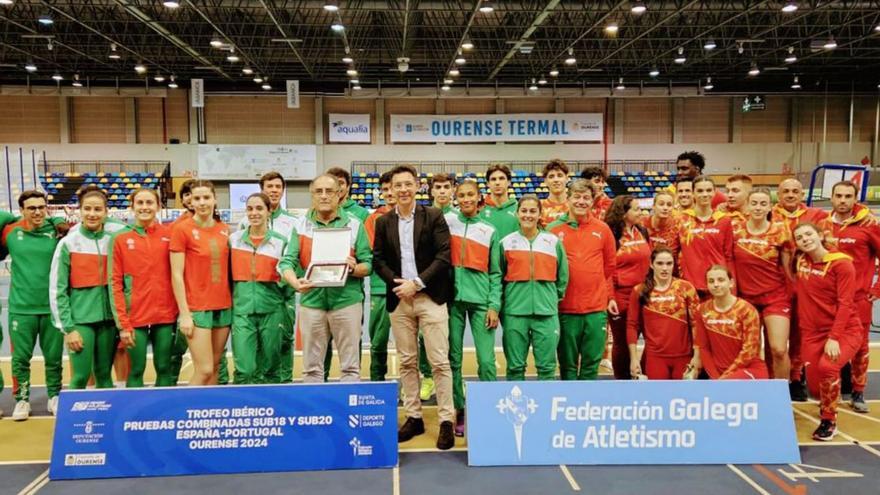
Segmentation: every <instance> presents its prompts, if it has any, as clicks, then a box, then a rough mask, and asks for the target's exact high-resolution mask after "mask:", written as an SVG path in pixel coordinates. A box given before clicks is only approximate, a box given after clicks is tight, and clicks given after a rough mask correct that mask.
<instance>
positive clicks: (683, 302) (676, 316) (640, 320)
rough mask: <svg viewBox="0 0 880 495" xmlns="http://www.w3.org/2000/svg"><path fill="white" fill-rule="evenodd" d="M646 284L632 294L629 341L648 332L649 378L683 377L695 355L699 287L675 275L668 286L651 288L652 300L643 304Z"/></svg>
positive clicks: (646, 352) (628, 327) (636, 340)
mask: <svg viewBox="0 0 880 495" xmlns="http://www.w3.org/2000/svg"><path fill="white" fill-rule="evenodd" d="M643 286H644V285H643V284H639V285H637V286H635V287H634V288H633V291H632V294H631V295H630V299H629V311H627V318H626V320H627V321H626V342H627V344H635V343H637V342H638V339H639V333H642V334H643V335H644V336H645V351H644V361H645V369H644V372H645V374H646V375H648V378H649V379H651V380H681V378H682V375H684V371H685V369H686V368H687V365H688V363H689V362H690V360H691V357H692V356H693V338H692V336H691V330H690V327H691V322H692V321H693V319H694V318H695V316H696V315H697V313H698V312H699V303H700V300H699V298H698V297H697V290H696V289H694V286H693V285H692V284H691V283H690V282H688V281H686V280H681V279H678V278H674V279H672V283H671V284H670V285H669V287H668V288H666V290H658V289H656V288H655V289H654V290H653V291H651V295H650V296H649V299H648V303H647V304H644V305H642V304H641V303H640V301H639V297H640V295H641V293H642V288H643ZM615 369H616V368H615Z"/></svg>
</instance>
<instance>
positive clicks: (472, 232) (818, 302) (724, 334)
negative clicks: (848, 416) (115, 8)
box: [0, 152, 880, 448]
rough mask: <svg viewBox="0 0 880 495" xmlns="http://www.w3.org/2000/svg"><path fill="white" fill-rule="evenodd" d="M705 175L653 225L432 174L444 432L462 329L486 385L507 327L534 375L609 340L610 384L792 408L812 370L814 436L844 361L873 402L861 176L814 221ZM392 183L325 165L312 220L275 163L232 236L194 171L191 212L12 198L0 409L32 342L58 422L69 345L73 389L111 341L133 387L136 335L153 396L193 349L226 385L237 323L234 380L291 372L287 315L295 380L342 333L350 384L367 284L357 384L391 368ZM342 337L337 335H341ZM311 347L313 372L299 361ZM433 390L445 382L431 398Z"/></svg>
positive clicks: (567, 185) (582, 374) (512, 350)
mask: <svg viewBox="0 0 880 495" xmlns="http://www.w3.org/2000/svg"><path fill="white" fill-rule="evenodd" d="M704 166H705V160H704V158H703V156H702V155H701V154H699V153H697V152H686V153H683V154H682V155H680V156H679V157H678V161H677V170H678V174H677V178H676V184H675V186H674V187H672V188H670V189H669V190H664V191H661V192H658V193H657V194H656V195H655V196H654V198H653V208H652V211H651V213H650V214H649V215H645V214H644V213H643V210H642V207H641V205H640V204H639V202H638V200H637V199H636V198H634V197H633V196H630V195H620V196H616V197H615V198H614V199H613V200H612V199H611V198H609V197H608V196H606V195H605V193H604V188H605V182H606V179H607V176H606V174H605V171H604V170H602V169H601V168H588V169H586V170H583V171H582V172H581V174H580V176H579V177H576V178H571V177H570V173H569V172H570V171H569V169H568V167H567V166H566V164H565V163H564V162H562V161H560V160H553V161H551V162H549V163H548V164H547V165H546V166H545V167H544V170H543V174H542V175H543V179H544V182H545V185H546V187H547V188H548V190H549V196H548V197H547V198H546V199H543V200H541V199H538V198H537V197H536V196H534V195H525V196H522V197H520V198H519V199H518V200H517V199H515V198H513V197H511V196H510V195H509V190H510V184H511V171H510V169H509V168H508V167H506V166H505V165H492V166H490V167H489V168H488V170H487V171H486V182H487V188H488V194H483V193H482V191H481V189H480V185H479V184H478V183H477V182H476V181H474V180H470V179H464V180H460V181H457V182H456V180H455V179H454V177H452V176H451V175H448V174H434V175H433V176H432V177H431V178H430V181H429V188H430V191H431V196H432V199H433V202H434V204H433V206H434V207H435V208H438V209H440V210H442V213H443V215H444V218H445V223H446V227H447V228H448V230H449V233H448V234H449V240H450V242H449V258H448V259H449V265H450V266H448V269H449V270H450V272H451V274H452V280H453V286H454V296H453V297H452V299H451V303H450V304H448V306H447V308H446V310H447V311H448V314H449V319H448V321H449V325H448V330H449V331H448V336H449V337H448V358H449V367H450V368H451V374H452V391H451V394H452V399H453V400H452V401H453V404H454V408H455V410H456V415H455V434H456V435H457V436H461V435H463V434H464V425H465V422H464V403H465V390H464V386H463V380H462V371H461V370H462V360H463V341H464V332H465V328H466V325H467V324H469V326H470V329H471V332H472V334H473V341H474V346H475V351H476V361H477V370H478V375H479V379H480V380H483V381H491V380H495V379H496V365H495V350H494V348H495V340H496V339H495V332H496V331H501V332H502V343H503V349H504V356H505V360H506V377H507V379H508V380H523V379H525V372H526V363H527V358H528V352H529V348H530V347H531V348H532V350H533V357H534V362H535V366H536V368H537V374H538V379H539V380H552V379H554V378H555V377H556V369H557V366H558V368H559V371H560V376H561V378H562V379H563V380H592V379H595V378H596V377H597V375H598V371H599V367H600V363H601V362H602V361H603V357H604V356H605V354H606V349H607V348H608V347H609V340H610V357H611V367H612V369H613V373H614V376H615V378H617V379H682V378H685V379H688V378H691V379H692V378H699V377H704V378H711V379H761V378H768V377H772V378H781V379H786V380H789V383H790V385H789V387H790V393H791V396H792V399H793V400H801V401H802V400H806V391H805V390H804V386H803V384H802V383H803V380H802V378H803V377H804V373H805V376H806V383H807V385H808V386H809V390H810V392H811V394H812V395H813V396H814V397H816V398H817V399H819V400H820V413H821V424H820V426H819V427H818V428H817V429H816V431H815V432H814V434H813V436H814V438H816V439H817V440H830V439H831V438H832V437H833V436H834V435H835V433H836V426H835V425H836V415H837V402H838V400H839V396H840V373H841V368H842V367H843V366H844V365H846V364H847V363H851V369H852V371H851V373H852V399H851V407H852V408H853V409H854V410H855V411H858V412H867V410H868V408H867V404H866V402H865V400H864V390H865V385H866V382H867V364H868V328H869V326H870V322H871V305H872V302H873V300H874V299H875V298H876V297H877V296H880V286H878V285H876V284H874V281H873V279H874V273H875V261H876V258H877V256H878V254H880V225H878V222H877V220H876V219H875V218H874V217H873V216H872V215H871V213H870V211H869V210H868V208H866V207H865V206H863V205H860V204H858V203H857V201H856V198H857V196H858V194H857V193H858V191H857V187H856V185H854V184H853V183H851V182H847V181H843V182H840V183H837V184H835V186H834V188H833V191H832V198H831V201H832V210H831V211H830V212H826V211H823V210H819V209H815V208H809V207H807V206H806V205H805V204H804V203H803V187H802V185H801V184H800V183H799V182H798V181H797V180H795V179H786V180H784V181H782V183H780V184H779V187H778V190H777V195H778V198H779V200H778V202H777V203H775V204H774V203H773V201H772V197H771V193H770V191H769V190H768V189H766V188H763V187H752V181H751V179H750V178H749V177H747V176H743V175H735V176H732V177H730V178H728V179H727V182H726V188H725V190H726V196H725V195H724V194H722V193H721V192H720V191H718V190H716V185H715V184H714V183H713V181H712V180H711V179H710V178H709V177H708V176H705V175H702V171H703V168H704ZM328 177H329V178H331V179H332V180H325V179H327V178H328ZM394 179H395V177H394V174H392V173H391V172H388V173H385V174H383V175H382V176H381V178H380V187H381V192H382V198H383V199H384V205H383V206H380V207H379V208H377V209H376V210H374V211H373V212H369V211H367V210H366V209H364V208H362V207H360V206H358V205H357V204H356V203H355V202H354V201H353V200H351V199H350V198H349V197H348V192H349V187H350V185H351V176H350V175H349V173H348V172H347V171H345V170H343V169H339V168H334V169H330V170H328V171H327V173H326V174H324V175H322V176H321V177H318V178H316V179H315V181H313V183H312V185H311V187H310V192H311V193H312V205H311V208H310V209H309V211H308V213H307V214H306V215H304V216H295V215H292V214H290V213H288V212H287V211H285V210H284V209H283V208H281V207H280V204H281V202H282V197H283V195H284V194H285V181H284V179H283V177H282V176H281V175H280V174H278V173H277V172H269V173H267V174H265V175H264V176H263V177H262V178H261V179H260V187H261V192H259V193H255V194H252V195H251V196H249V197H248V198H247V202H246V218H245V220H243V221H242V222H241V224H240V225H239V226H238V228H237V229H232V228H230V227H229V226H227V225H225V224H224V223H223V222H221V221H220V219H219V217H218V215H217V197H216V193H215V190H214V187H213V185H212V184H211V183H210V182H207V181H201V180H191V181H187V182H186V183H185V184H184V185H183V187H182V189H181V191H180V193H181V199H182V202H183V204H184V206H185V207H186V209H187V211H186V212H185V213H184V214H183V215H182V216H181V217H179V218H178V219H177V220H175V221H174V222H173V223H171V224H163V223H162V222H160V221H159V218H158V214H159V212H160V208H161V201H160V197H159V194H158V192H157V191H156V190H154V189H138V190H136V191H135V192H133V193H132V195H131V209H132V213H133V219H134V220H133V223H131V224H130V225H126V224H124V223H121V222H118V221H115V220H113V219H111V218H109V217H108V215H107V214H108V208H107V195H106V194H105V193H104V192H103V191H101V190H100V189H99V188H98V187H97V186H86V187H84V188H83V189H81V190H80V191H79V193H78V199H79V215H78V216H79V221H78V223H77V224H75V225H71V224H70V223H69V222H67V221H65V220H64V219H57V218H52V217H51V216H50V215H48V202H47V197H46V195H45V194H44V193H42V192H40V191H25V192H24V193H22V194H21V196H20V197H19V198H18V204H19V207H20V210H21V215H22V217H21V218H20V219H19V218H13V217H12V215H11V214H6V213H3V212H0V230H2V238H0V241H2V242H0V250H2V251H0V259H2V257H5V256H6V253H7V252H8V254H9V255H11V258H12V263H11V272H12V283H11V288H10V296H9V332H10V336H11V339H12V351H13V361H12V363H13V377H14V378H13V380H14V395H15V400H16V406H15V410H14V411H13V414H12V416H13V419H18V420H21V419H26V418H27V417H28V414H29V413H30V404H29V389H30V387H29V383H30V359H31V357H32V354H33V349H34V347H35V344H36V341H37V340H38V339H39V343H40V347H41V349H42V352H43V355H44V358H45V367H46V384H47V389H48V396H49V404H48V409H49V411H50V412H52V413H53V414H54V413H55V411H56V409H57V396H58V393H59V391H60V389H61V361H62V352H63V348H64V347H66V348H67V349H68V351H69V356H70V364H71V367H72V378H71V380H70V388H72V389H78V388H85V387H86V386H87V384H88V382H89V379H90V376H92V375H94V380H95V385H96V386H97V387H99V388H103V387H112V386H113V380H112V375H111V367H112V365H113V358H114V356H115V355H116V353H117V347H118V346H121V347H124V348H125V349H127V353H128V355H129V357H130V359H131V370H130V373H129V375H128V379H127V386H129V387H140V386H143V375H144V370H145V367H146V350H147V344H148V343H149V344H150V345H151V346H152V348H153V362H154V366H155V370H156V385H157V386H170V385H175V384H177V382H178V377H179V376H178V375H179V373H180V363H181V357H182V355H183V353H184V352H185V351H186V350H187V349H188V350H189V352H190V355H191V357H192V364H193V370H192V376H191V378H190V380H189V384H190V385H208V384H216V383H218V381H219V382H221V383H222V382H224V381H225V380H223V379H219V376H220V375H221V374H223V373H225V367H224V366H223V365H225V361H226V360H225V355H226V350H227V349H226V345H227V340H229V334H230V329H231V335H232V336H231V341H232V352H233V362H234V365H235V373H234V381H235V382H236V383H289V382H291V381H292V378H293V377H292V363H293V347H294V346H293V344H294V325H295V321H296V319H295V316H296V313H297V311H298V310H299V311H300V318H301V320H306V321H305V322H303V321H301V322H300V324H301V326H305V327H308V328H318V329H319V330H320V329H322V328H323V329H324V330H322V331H323V333H315V332H314V331H311V330H309V331H308V332H305V331H304V333H306V334H307V335H308V337H307V338H304V349H303V353H304V356H305V358H304V359H306V364H305V365H304V366H305V367H306V368H307V369H306V371H305V374H306V375H308V376H306V378H309V380H311V381H314V380H315V379H317V377H320V375H322V374H323V376H324V379H326V375H327V372H328V371H329V364H330V358H331V357H332V353H331V352H330V348H331V343H330V341H331V340H333V339H334V338H335V339H337V342H336V344H335V345H337V346H338V349H339V359H340V364H341V366H342V372H343V379H347V380H357V379H358V378H359V359H360V349H359V346H357V343H359V342H360V337H359V336H360V321H359V319H360V318H361V317H362V313H360V312H351V313H348V312H342V309H345V308H351V307H360V308H362V307H363V301H364V286H363V285H364V279H366V278H369V282H368V285H369V288H370V289H369V295H370V301H369V305H370V311H369V321H368V327H369V337H370V341H371V345H370V354H371V365H370V378H371V379H372V380H376V381H381V380H384V379H385V375H386V373H387V369H388V368H387V353H388V341H389V335H390V328H391V320H390V319H389V314H388V312H387V310H386V304H385V298H386V288H385V284H386V282H385V281H383V279H382V278H380V277H378V276H376V274H375V273H371V256H372V252H371V251H372V249H371V247H372V244H373V243H374V235H375V227H376V222H377V220H378V219H379V218H380V217H381V216H382V215H384V214H386V213H388V212H389V211H392V210H393V209H394V208H395V204H396V198H395V192H394V191H395V188H394V187H392V185H393V181H394ZM334 180H335V181H336V182H335V183H334ZM322 181H323V182H322ZM326 227H335V228H340V227H342V228H347V229H349V230H350V231H351V232H352V242H351V256H350V257H349V259H348V260H346V265H347V268H348V270H349V273H350V275H349V277H348V280H347V281H346V282H345V284H344V286H342V287H320V288H319V287H315V286H314V285H313V284H312V282H310V281H309V279H308V278H306V276H305V275H306V270H307V268H308V266H309V264H310V258H311V243H312V234H313V232H314V231H315V230H316V229H320V228H326ZM401 232H403V231H401ZM396 290H397V289H395V291H396ZM414 290H415V289H414ZM395 293H396V292H395ZM297 294H299V295H298V296H297ZM334 315H335V316H334ZM317 318H321V319H322V320H321V321H320V322H319V323H320V324H319V323H316V322H318V319H317ZM333 318H339V319H338V321H337V322H336V323H334V320H333ZM352 322H356V325H354V324H353V323H352ZM315 325H318V326H315ZM321 325H323V326H321ZM336 327H346V328H349V327H350V328H352V329H353V332H356V343H354V344H353V342H355V341H353V340H352V337H351V334H349V333H346V332H341V331H338V328H336ZM606 329H608V330H610V332H609V331H606ZM316 335H317V336H319V337H316ZM640 337H641V338H643V339H644V347H643V350H642V352H641V353H639V350H638V347H637V343H638V340H639V338H640ZM0 338H2V334H0ZM316 338H317V340H319V341H320V342H315V340H316ZM353 345H354V346H356V347H357V348H355V347H353ZM315 352H317V353H318V354H319V355H320V356H319V357H323V359H322V361H323V366H321V365H320V363H317V361H316V358H314V356H312V358H311V360H310V358H309V356H311V355H312V354H315ZM355 352H356V354H355ZM426 354H428V353H426V352H425V350H424V347H423V348H422V350H421V351H420V352H419V355H420V357H421V363H422V365H421V366H420V370H421V372H422V375H423V378H422V380H423V382H422V385H423V386H422V387H421V390H420V395H421V398H422V399H426V398H427V397H426V395H427V396H430V394H431V390H430V388H431V386H430V384H431V371H432V366H431V364H434V363H428V362H427V361H428V360H427V359H425V356H426ZM352 356H354V357H352ZM316 363H317V364H316ZM434 369H435V370H436V369H437V368H434ZM804 370H805V371H804ZM0 380H2V376H0ZM425 384H429V386H428V387H425V386H424V385H425ZM0 387H2V381H0ZM442 393H444V395H445V393H446V392H442ZM440 394H441V391H440V390H439V388H438V401H439V400H440V398H441V397H440ZM438 445H439V443H438ZM450 446H451V444H448V445H447V447H446V448H448V447H450Z"/></svg>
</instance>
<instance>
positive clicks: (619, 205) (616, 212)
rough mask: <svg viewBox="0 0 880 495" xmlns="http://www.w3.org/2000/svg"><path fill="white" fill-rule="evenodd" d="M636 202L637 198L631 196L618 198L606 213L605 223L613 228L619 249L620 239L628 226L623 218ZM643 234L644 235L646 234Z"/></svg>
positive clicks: (626, 195) (625, 195)
mask: <svg viewBox="0 0 880 495" xmlns="http://www.w3.org/2000/svg"><path fill="white" fill-rule="evenodd" d="M635 200H636V198H634V197H633V196H630V195H629V194H623V195H620V196H617V197H616V198H614V201H612V202H611V206H610V207H609V208H608V212H607V213H605V223H607V224H608V227H610V228H611V233H612V234H614V243H615V244H616V245H617V247H620V238H621V237H622V236H623V228H624V227H625V224H626V222H625V221H624V220H623V217H624V216H626V212H627V211H629V209H630V208H631V207H632V202H633V201H635ZM639 227H641V226H639ZM642 234H643V235H644V232H643V233H642Z"/></svg>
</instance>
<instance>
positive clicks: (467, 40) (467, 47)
mask: <svg viewBox="0 0 880 495" xmlns="http://www.w3.org/2000/svg"><path fill="white" fill-rule="evenodd" d="M461 47H462V48H464V49H465V50H473V48H474V42H473V41H471V39H470V38H469V37H467V38H465V39H464V41H462V42H461Z"/></svg>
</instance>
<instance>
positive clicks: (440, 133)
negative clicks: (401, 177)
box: [391, 113, 602, 143]
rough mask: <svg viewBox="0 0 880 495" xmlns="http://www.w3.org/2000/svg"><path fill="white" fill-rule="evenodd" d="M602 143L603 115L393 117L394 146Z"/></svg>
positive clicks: (529, 114)
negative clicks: (406, 144) (560, 142)
mask: <svg viewBox="0 0 880 495" xmlns="http://www.w3.org/2000/svg"><path fill="white" fill-rule="evenodd" d="M500 141H599V142H601V141H602V114H601V113H516V114H497V115H496V114H487V115H392V116H391V142H394V143H483V142H490V143H494V142H500Z"/></svg>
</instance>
